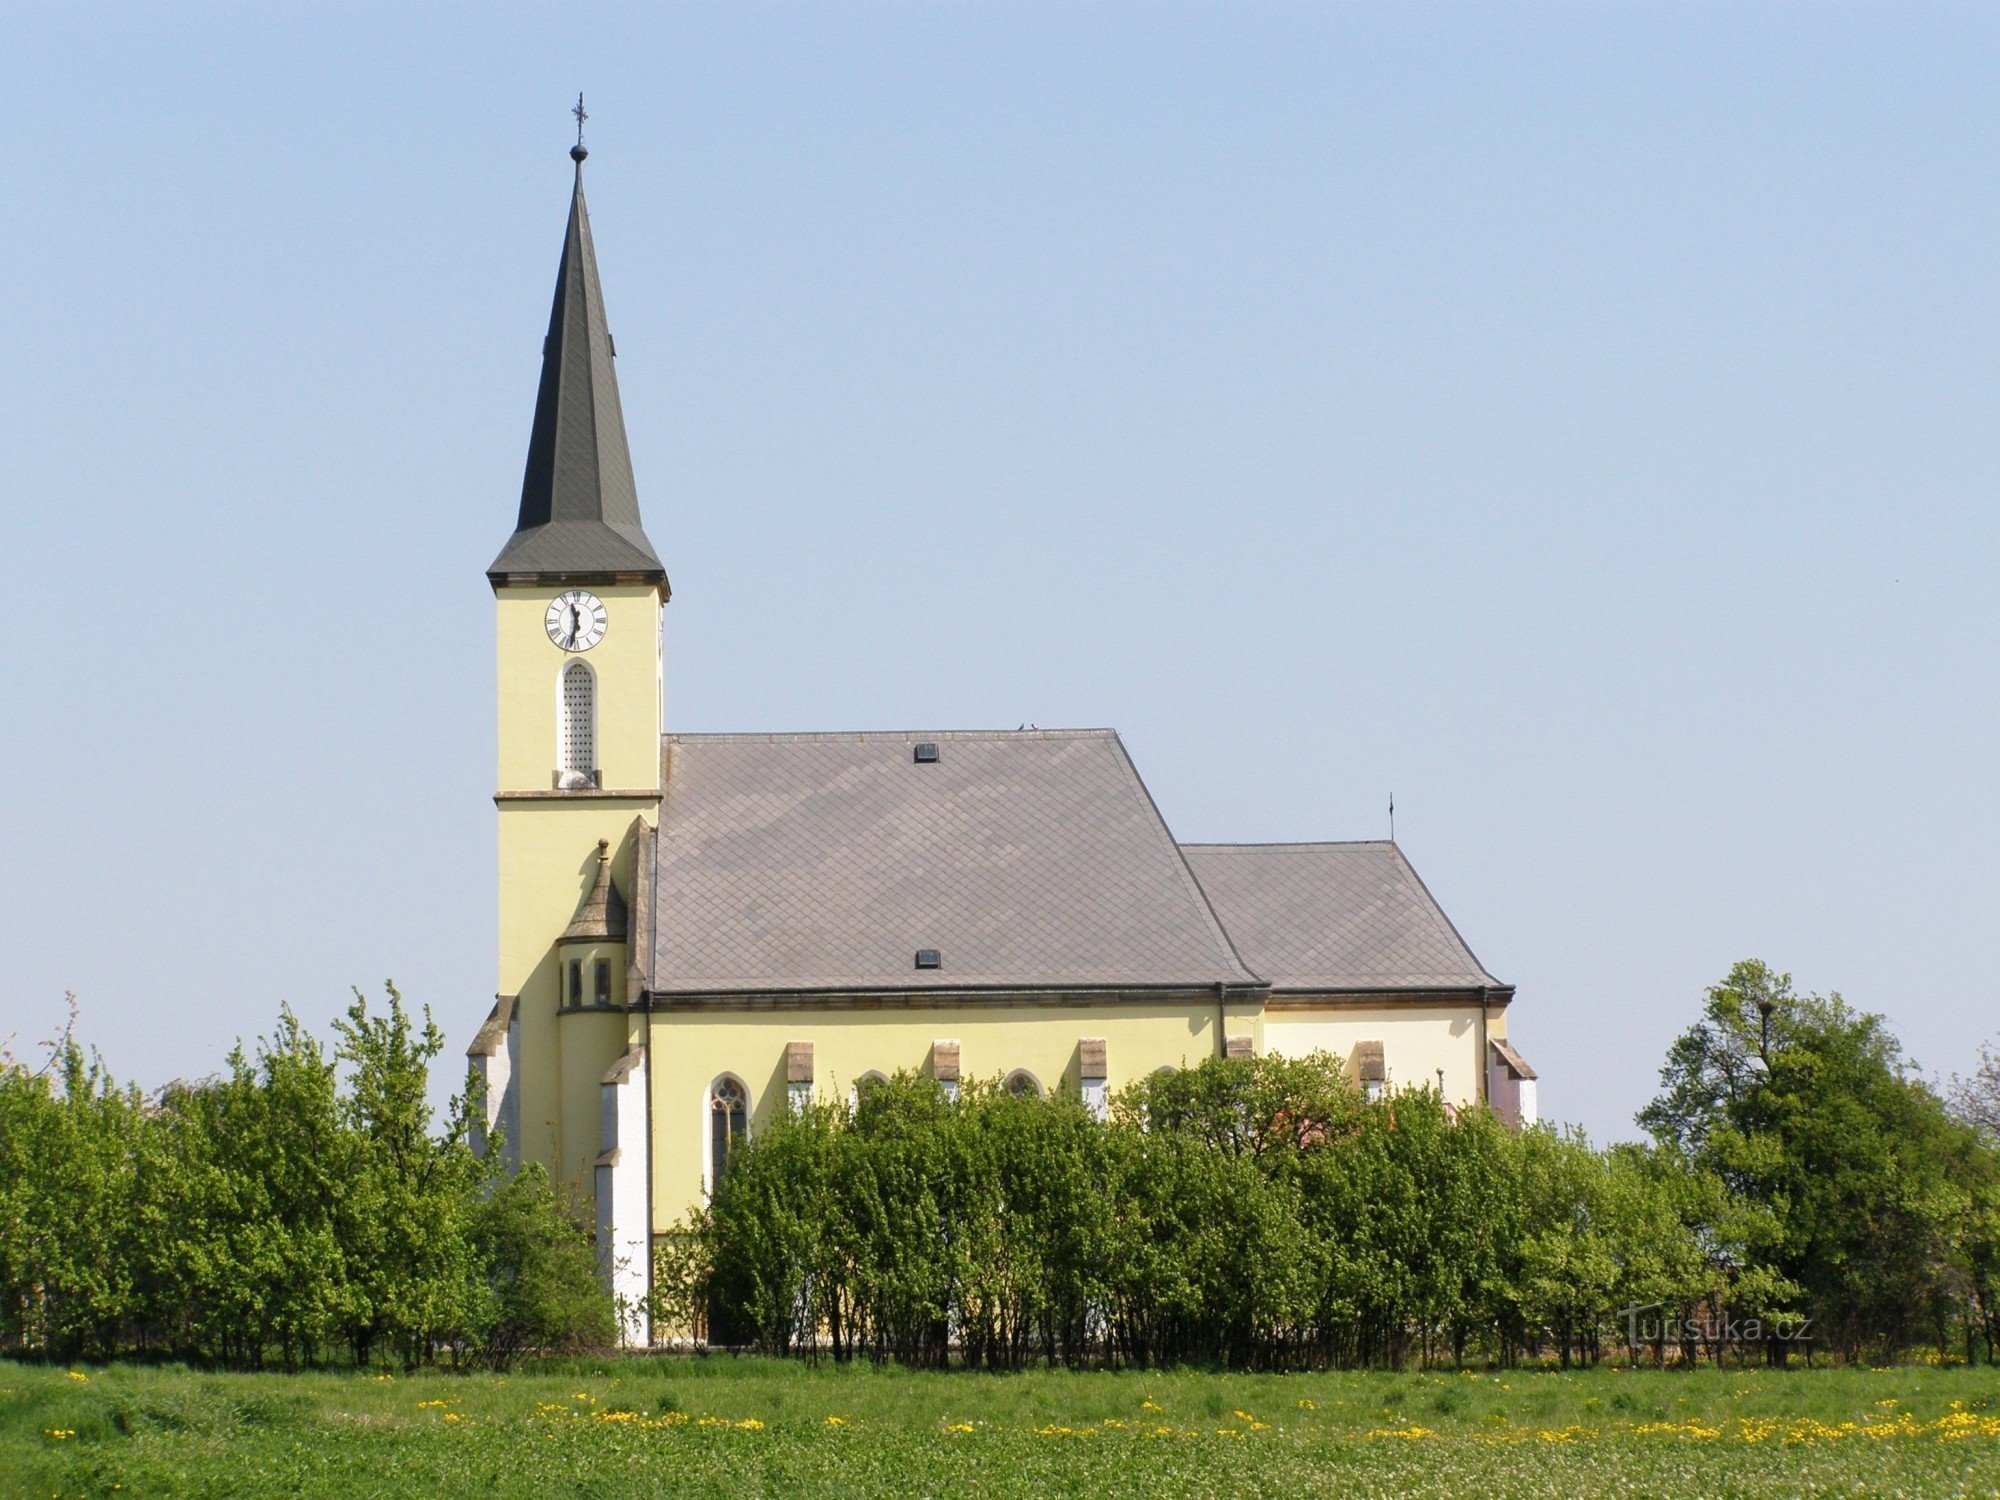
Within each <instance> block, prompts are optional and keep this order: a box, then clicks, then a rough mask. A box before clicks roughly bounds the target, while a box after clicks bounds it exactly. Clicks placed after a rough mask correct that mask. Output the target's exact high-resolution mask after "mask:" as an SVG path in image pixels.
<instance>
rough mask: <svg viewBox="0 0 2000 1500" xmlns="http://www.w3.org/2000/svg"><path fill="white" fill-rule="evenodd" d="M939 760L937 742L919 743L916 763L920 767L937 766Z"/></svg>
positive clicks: (923, 741)
mask: <svg viewBox="0 0 2000 1500" xmlns="http://www.w3.org/2000/svg"><path fill="white" fill-rule="evenodd" d="M937 758H938V753H937V741H936V740H921V741H919V742H918V744H917V753H916V762H917V764H918V765H920V766H933V765H936V764H937Z"/></svg>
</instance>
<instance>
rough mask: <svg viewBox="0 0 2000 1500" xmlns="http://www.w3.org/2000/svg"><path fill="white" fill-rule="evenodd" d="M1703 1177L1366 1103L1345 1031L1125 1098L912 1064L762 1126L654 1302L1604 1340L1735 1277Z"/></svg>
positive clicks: (759, 1310)
mask: <svg viewBox="0 0 2000 1500" xmlns="http://www.w3.org/2000/svg"><path fill="white" fill-rule="evenodd" d="M1711 1197H1713V1193H1711ZM1708 1203H1709V1200H1708V1199H1704V1198H1703V1196H1702V1193H1701V1191H1700V1190H1699V1188H1698V1186H1697V1185H1696V1184H1695V1183H1694V1182H1693V1181H1692V1180H1691V1179H1690V1178H1689V1176H1688V1174H1687V1173H1685V1172H1684V1171H1682V1170H1680V1169H1679V1168H1678V1166H1677V1164H1676V1163H1675V1162H1674V1161H1673V1160H1672V1159H1671V1158H1669V1157H1667V1156H1665V1155H1664V1154H1660V1153H1647V1152H1637V1151H1626V1152H1622V1153H1612V1154H1610V1155H1602V1154H1599V1153H1596V1152H1593V1151H1591V1150H1590V1148H1589V1147H1588V1146H1587V1145H1585V1144H1584V1143H1583V1142H1582V1141H1581V1140H1580V1139H1577V1138H1574V1137H1570V1136H1561V1135H1557V1134H1554V1133H1551V1132H1547V1131H1533V1132H1529V1133H1528V1134H1526V1135H1522V1136H1517V1135H1515V1134H1514V1133H1512V1132H1510V1131H1508V1130H1507V1129H1506V1128H1505V1127H1504V1126H1502V1125H1501V1124H1500V1122H1499V1121H1498V1120H1497V1119H1495V1118H1494V1117H1493V1116H1492V1115H1491V1114H1490V1113H1488V1112H1487V1111H1485V1110H1483V1109H1471V1110H1464V1111H1454V1110H1453V1109H1451V1108H1450V1107H1448V1106H1447V1105H1446V1104H1445V1103H1444V1101H1443V1100H1442V1099H1440V1098H1439V1097H1438V1096H1437V1094H1436V1093H1435V1092H1432V1091H1423V1090H1417V1091H1410V1092H1406V1093H1402V1094H1399V1095H1396V1096H1394V1097H1393V1098H1391V1099H1388V1100H1384V1101H1380V1102H1376V1103H1368V1102H1364V1101H1363V1100H1362V1098H1361V1096H1360V1095H1359V1094H1358V1093H1357V1092H1356V1091H1355V1090H1354V1088H1353V1087H1352V1086H1351V1085H1350V1084H1349V1083H1348V1082H1347V1080H1346V1079H1345V1077H1344V1076H1343V1074H1342V1072H1341V1070H1340V1068H1339V1067H1338V1065H1337V1064H1335V1063H1334V1062H1333V1061H1332V1060H1331V1059H1328V1058H1325V1057H1311V1058H1302V1059H1289V1060H1287V1059H1263V1060H1248V1059H1232V1060H1223V1059H1217V1060H1214V1061H1211V1062H1208V1063H1206V1064H1204V1065H1203V1066H1201V1067H1199V1068H1195V1069H1191V1070H1187V1071H1185V1072H1180V1073H1170V1074H1161V1075H1158V1076H1155V1077H1153V1078H1151V1079H1148V1080H1145V1081H1144V1082H1141V1083H1138V1084H1135V1085H1134V1086H1132V1087H1131V1088H1129V1089H1127V1090H1126V1091H1125V1092H1124V1093H1123V1094H1122V1095H1120V1096H1119V1097H1118V1098H1117V1099H1116V1100H1115V1101H1114V1104H1113V1107H1112V1109H1111V1112H1110V1117H1109V1118H1108V1119H1106V1120H1099V1119H1097V1118H1096V1117H1095V1116H1094V1115H1092V1114H1091V1113H1090V1112H1089V1111H1088V1110H1086V1109H1085V1108H1084V1107H1083V1106H1082V1104H1081V1103H1080V1102H1079V1101H1077V1100H1075V1099H1074V1098H1069V1097H1061V1096H1059V1097H1057V1098H1055V1099H1050V1100H1042V1099H1036V1098H1032V1097H1022V1098H1017V1097H1014V1096H1012V1095H1010V1094H1008V1093H1007V1092H1006V1091H1004V1090H1003V1089H1001V1088H999V1087H997V1086H995V1085H992V1084H968V1085H967V1086H966V1087H965V1088H964V1090H963V1092H962V1093H961V1094H960V1095H959V1096H958V1097H957V1098H956V1099H955V1100H954V1099H949V1098H947V1096H946V1095H945V1094H944V1093H943V1092H942V1091H941V1090H940V1089H939V1088H938V1087H937V1086H936V1085H935V1084H934V1083H933V1082H931V1081H930V1080H928V1079H925V1078H922V1077H920V1076H917V1075H914V1074H904V1075H901V1076H899V1077H897V1078H894V1079H891V1080H889V1081H888V1082H887V1083H885V1084H882V1085H879V1086H876V1087H874V1088H872V1089H871V1090H870V1091H869V1092H868V1093H867V1094H866V1095H865V1096H863V1097H862V1098H861V1099H860V1100H859V1101H858V1103H857V1105H856V1107H855V1108H853V1109H852V1110H849V1109H847V1108H844V1107H841V1106H838V1105H825V1104H822V1105H817V1106H814V1107H813V1108H811V1109H808V1110H804V1111H801V1112H799V1113H796V1114H793V1115H790V1116H788V1117H786V1118H783V1119H780V1120H777V1121H774V1122H773V1123H772V1124H771V1125H770V1126H768V1127H767V1128H766V1129H765V1130H763V1131H762V1132H760V1133H759V1135H758V1136H757V1138H756V1139H755V1141H754V1142H752V1143H749V1144H747V1145H745V1146H744V1147H742V1148H741V1149H740V1150H739V1151H738V1152H737V1154H736V1155H735V1156H734V1157H732V1159H731V1163H730V1167H729V1170H728V1172H727V1173H726V1174H724V1176H723V1179H722V1180H721V1182H720V1183H718V1184H717V1186H716V1189H715V1192H714V1194H713V1198H712V1201H711V1203H710V1204H709V1207H708V1209H707V1211H706V1212H705V1213H703V1214H702V1215H700V1216H698V1217H697V1218H696V1219H694V1220H693V1221H691V1222H689V1223H688V1224H686V1225H684V1226H682V1229H681V1231H680V1232H679V1233H678V1234H676V1235H674V1236H671V1237H670V1238H669V1239H668V1240H667V1241H666V1242H665V1244H664V1245H663V1246H662V1248H661V1250H660V1252H659V1254H658V1256H657V1260H658V1266H657V1275H656V1282H657V1285H658V1286H659V1288H660V1292H659V1294H658V1296H657V1297H656V1307H655V1312H656V1315H657V1316H658V1317H660V1318H661V1319H662V1321H663V1322H664V1323H666V1324H667V1325H669V1326H681V1327H697V1328H702V1329H704V1330H705V1332H706V1334H707V1336H708V1338H709V1340H710V1341H711V1342H712V1343H715V1344H747V1345H755V1346H757V1347H759V1348H762V1349H764V1350H766V1351H768V1352H772V1353H785V1352H797V1353H802V1354H805V1355H807V1356H809V1357H812V1358H817V1357H818V1356H819V1355H820V1354H821V1353H822V1352H826V1353H830V1354H832V1356H833V1357H834V1358H835V1359H836V1360H845V1359H848V1358H850V1357H852V1356H854V1355H857V1354H861V1355H867V1356H869V1357H870V1358H873V1359H876V1360H895V1361H898V1362H901V1363H904V1364H908V1365H914V1366H920V1367H930V1368H942V1367H944V1366H945V1365H946V1364H947V1363H949V1362H950V1361H951V1359H952V1358H953V1357H954V1356H955V1357H957V1358H958V1359H960V1360H961V1361H962V1362H963V1363H965V1364H967V1365H970V1366H975V1367H985V1368H989V1369H1018V1368H1020V1367H1022V1366H1023V1365H1026V1364H1028V1363H1030V1362H1033V1361H1043V1362H1047V1363H1051V1364H1068V1365H1072V1366H1076V1365H1082V1364H1087V1363H1104V1362H1109V1363H1114V1364H1124V1363H1130V1364H1138V1365H1149V1366H1162V1365H1173V1364H1177V1363H1185V1362H1199V1363H1208V1364H1223V1365H1229V1366H1234V1367H1239V1368H1279V1369H1297V1368H1308V1367H1321V1366H1326V1365H1338V1364H1371V1363H1374V1364H1389V1365H1397V1366H1400V1365H1402V1364H1403V1363H1404V1362H1405V1361H1407V1360H1408V1359H1410V1358H1411V1357H1412V1356H1416V1357H1419V1358H1422V1359H1425V1360H1427V1361H1434V1360H1438V1359H1443V1358H1450V1359H1453V1360H1463V1359H1464V1358H1465V1356H1466V1355H1467V1354H1468V1352H1479V1351H1484V1352H1488V1353H1492V1354H1495V1355H1498V1356H1500V1357H1503V1358H1512V1357H1515V1356H1517V1355H1519V1354H1520V1353H1523V1352H1525V1351H1528V1350H1531V1349H1538V1348H1541V1347H1544V1346H1545V1345H1552V1346H1553V1347H1555V1348H1556V1349H1558V1350H1559V1351H1560V1352H1561V1354H1562V1357H1563V1358H1564V1359H1565V1360H1568V1359H1569V1358H1571V1357H1572V1356H1574V1357H1580V1358H1584V1359H1588V1360H1595V1359H1596V1358H1597V1357H1598V1356H1599V1354H1600V1350H1601V1343H1602V1339H1603V1337H1604V1335H1605V1334H1606V1332H1607V1331H1614V1330H1615V1321H1614V1319H1613V1310H1614V1309H1615V1308H1617V1307H1618V1306H1620V1305H1622V1304H1621V1302H1620V1299H1621V1298H1632V1297H1643V1298H1644V1299H1645V1300H1649V1301H1666V1300H1673V1301H1674V1302H1675V1303H1676V1304H1677V1305H1679V1304H1685V1303H1687V1302H1691V1301H1698V1300H1699V1299H1700V1298H1701V1296H1703V1295H1704V1293H1705V1292H1706V1291H1707V1289H1708V1288H1709V1287H1710V1286H1711V1285H1712V1284H1713V1283H1714V1281H1715V1276H1714V1274H1713V1269H1714V1268H1713V1265H1712V1263H1711V1260H1710V1258H1709V1255H1708V1253H1707V1251H1706V1250H1705V1248H1704V1243H1705V1242H1704V1240H1703V1237H1702V1236H1703V1231H1704V1229H1705V1228H1707V1227H1708V1225H1709V1222H1710V1221H1709V1220H1708V1219H1706V1218H1702V1217H1701V1214H1702V1212H1703V1211H1704V1210H1705V1208H1706V1207H1707V1206H1708Z"/></svg>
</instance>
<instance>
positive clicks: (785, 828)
mask: <svg viewBox="0 0 2000 1500" xmlns="http://www.w3.org/2000/svg"><path fill="white" fill-rule="evenodd" d="M665 753H666V761H667V771H666V790H665V796H664V799H663V801H662V804H661V815H660V819H661V820H660V828H659V831H658V834H657V836H656V838H655V840H654V858H653V866H654V868H653V875H654V879H653V890H652V912H651V914H650V926H651V930H652V944H651V957H652V963H651V966H650V979H649V986H648V987H649V988H650V989H651V990H652V991H653V992H654V993H656V994H672V993H683V994H686V993H728V992H735V993H742V992H751V993H756V992H786V991H792V992H797V991H849V992H853V991H860V992H868V991H875V992H881V991H910V990H941V991H950V990H961V989H1041V990H1050V989H1060V990H1074V989H1121V990H1126V989H1171V990H1192V989H1197V988H1204V989H1205V988H1212V987H1213V986H1215V985H1217V984H1223V985H1228V986H1230V987H1232V988H1248V987H1256V986H1259V985H1260V981H1259V980H1258V978H1257V976H1256V975H1255V974H1253V973H1251V972H1250V971H1249V970H1248V969H1247V968H1245V967H1244V965H1243V963H1242V962H1241V961H1240V960H1239V959H1238V958H1237V957H1236V955H1235V952H1234V950H1233V949H1232V948H1231V947H1230V943H1229V939H1228V938H1227V936H1225V935H1224V933H1223V931H1222V928H1221V925H1220V924H1219V923H1218V922H1217V921H1216V918H1215V914H1214V913H1213V912H1212V911H1211V910H1210V908H1209V905H1208V902H1207V900H1206V899H1205V898H1204V896H1203V894H1202V891H1201V888H1200V886H1199V885H1198V884H1197V883H1196V881H1195V880H1194V878H1193V876H1192V874H1191V873H1190V872H1189V870H1188V867H1187V864H1186V861H1185V860H1184V859H1183V858H1182V857H1181V853H1180V849H1179V847H1178V846H1177V845H1176V844H1175V842H1174V840H1173V836H1172V835H1171V834H1170V833H1169V832H1168V831H1167V828H1166V825H1165V824H1164V823H1163V822H1162V821H1161V820H1160V815H1159V813H1158V811H1157V810H1156V809H1155V808H1154V806H1153V802H1152V799H1151V797H1150V796H1148V795H1147V792H1146V789H1145V787H1144V785H1143V784H1142V783H1141V782H1140V780H1139V777H1138V773H1137V772H1136V771H1135V770H1134V769H1133V766H1132V763H1131V761H1130V759H1129V758H1128V757H1127V756H1126V754H1125V749H1124V746H1123V745H1122V744H1121V743H1120V742H1119V739H1118V737H1117V735H1116V734H1115V733H1113V732H1112V731H1110V730H1071V731H1024V732H1011V733H1010V732H1005V731H994V732H974V733H953V734H900V733H887V734H801V735H670V736H668V737H667V739H666V742H665ZM933 753H934V755H935V758H934V759H933V758H929V757H930V756H931V755H932V754H933Z"/></svg>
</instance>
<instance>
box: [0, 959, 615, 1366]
mask: <svg viewBox="0 0 2000 1500" xmlns="http://www.w3.org/2000/svg"><path fill="white" fill-rule="evenodd" d="M335 1031H336V1037H337V1045H336V1047H335V1049H334V1050H333V1051H332V1052H331V1053H329V1052H328V1050H327V1049H326V1048H325V1047H324V1046H323V1045H322V1044H321V1043H320V1042H319V1041H318V1040H317V1039H316V1038H314V1037H313V1036H312V1035H311V1034H310V1033H309V1032H308V1031H307V1030H306V1029H305V1028H304V1026H303V1025H301V1024H300V1022H299V1020H298V1018H297V1017H295V1016H294V1015H292V1013H291V1012H290V1011H289V1010H283V1011H281V1012H280V1015H279V1018H278V1024H277V1026H276V1028H275V1029H274V1030H273V1032H272V1034H271V1035H270V1036H269V1037H266V1038H263V1039H261V1040H260V1041H259V1042H258V1043H257V1044H256V1047H255V1048H254V1050H246V1049H244V1048H243V1047H241V1046H239V1047H237V1048H236V1049H234V1050H233V1051H232V1052H231V1053H230V1055H229V1057H228V1058H227V1059H226V1061H225V1065H224V1070H223V1072H222V1073H221V1074H219V1075H218V1076H216V1077H213V1078H209V1079H205V1080H202V1081H200V1082H196V1083H175V1084H171V1085H169V1086H168V1087H166V1088H165V1089H162V1090H161V1091H160V1092H159V1093H158V1094H157V1095H156V1096H154V1097H152V1098H150V1099H147V1098H143V1097H142V1096H141V1095H140V1094H139V1093H138V1091H137V1090H136V1089H132V1088H119V1087H118V1086H116V1085H115V1084H114V1083H113V1081H112V1080H111V1079H110V1077H109V1076H108V1075H107V1074H106V1072H105V1070H104V1069H103V1067H102V1065H101V1064H100V1063H98V1062H97V1061H95V1060H94V1059H92V1058H89V1057H87V1056H86V1054H85V1053H84V1052H83V1050H82V1049H81V1047H80V1046H79V1045H78V1044H77V1043H76V1042H75V1041H74V1040H73V1039H71V1038H69V1037H65V1038H64V1039H62V1040H61V1041H60V1042H58V1043H57V1044H55V1045H54V1046H53V1047H52V1049H51V1055H50V1059H49V1062H48V1065H47V1066H45V1067H44V1068H43V1069H41V1070H40V1071H38V1072H31V1071H30V1070H29V1069H27V1068H26V1067H24V1066H22V1065H19V1064H16V1063H14V1062H12V1061H11V1060H8V1059H5V1058H0V1348H6V1349H11V1350H14V1351H17V1352H21V1353H26V1354H39V1355H42V1356H45V1357H49V1358H55V1359H65V1360H67V1359H101V1358H107V1357H110V1356H111V1355H113V1354H116V1353H118V1352H120V1351H125V1350H130V1351H133V1352H137V1353H143V1354H150V1355H156V1356H171V1357H175V1358H180V1359H186V1360H190V1361H198V1362H201V1363H206V1364H226V1365H235V1366H239V1367H253V1368H254V1367H256V1366H259V1365H262V1364H264V1363H266V1362H268V1361H271V1360H276V1361H278V1362H280V1363H282V1364H284V1365H285V1366H286V1367H287V1368H295V1367H297V1366H299V1365H301V1364H307V1363H316V1362H322V1361H324V1360H326V1359H328V1358H329V1357H332V1356H335V1355H337V1354H343V1353H344V1354H345V1356H346V1357H347V1358H349V1359H351V1360H353V1361H354V1362H355V1363H357V1364H361V1365H367V1364H369V1363H371V1362H372V1361H373V1360H375V1359H376V1357H377V1356H378V1355H380V1354H383V1353H385V1352H387V1353H393V1355H394V1356H395V1357H397V1358H398V1359H400V1360H401V1361H402V1363H403V1364H404V1365H405V1366H410V1365H415V1364H417V1363H420V1362H424V1361H428V1360H431V1359H434V1358H436V1357H437V1356H438V1355H439V1354H440V1353H441V1352H445V1351H449V1352H450V1353H451V1354H452V1355H453V1356H454V1357H457V1358H466V1357H477V1356H480V1355H484V1356H486V1357H488V1358H491V1359H495V1360H500V1359H504V1358H506V1357H507V1356H508V1355H510V1354H512V1353H513V1352H515V1351H517V1350H519V1349H521V1348H525V1347H553V1348H581V1347H588V1346H594V1345H601V1344H603V1343H606V1342H608V1341H609V1339H610V1336H611V1328H612V1322H611V1312H610V1303H609V1299H608V1297H607V1296H606V1294H605V1293H604V1291H603V1290H602V1289H601V1288H600V1286H599V1284H598V1280H597V1277H596V1274H595V1256H594V1252H593V1250H592V1247H591V1242H590V1236H589V1234H588V1233H587V1232H586V1231H584V1230H582V1229H580V1228H578V1227H577V1226H576V1224H575V1222H574V1221H573V1220H572V1219H570V1218H569V1217H567V1216H566V1215H565V1214H564V1213H563V1211H562V1209H561V1207H560V1206H559V1205H558V1204H557V1202H556V1200H555V1197H554V1195H553V1193H552V1192H551V1191H550V1189H549V1185H548V1182H547V1180H546V1179H545V1178H542V1177H539V1176H536V1175H524V1176H522V1177H520V1178H517V1179H512V1180H505V1181H502V1180H496V1179H495V1177H494V1174H493V1172H492V1170H491V1168H490V1167H489V1165H488V1164H487V1163H486V1162H482V1161H481V1160H480V1159H479V1158H477V1157H475V1156H474V1154H473V1152H472V1151H471V1149H470V1148H469V1146H468V1144H467V1133H468V1131H467V1127H468V1123H469V1119H470V1115H469V1106H468V1103H467V1101H466V1099H464V1098H460V1099H457V1100H454V1101H453V1105H452V1108H451V1111H450V1114H449V1116H448V1118H447V1119H446V1120H445V1121H444V1122H443V1128H442V1129H438V1128H436V1126H437V1122H435V1121H434V1120H433V1119H432V1112H431V1109H430V1106H429V1104H428V1102H427V1101H428V1095H427V1091H428V1087H429V1080H430V1068H431V1065H432V1064H433V1063H434V1062H435V1060H436V1059H437V1057H438V1056H439V1055H440V1053H441V1052H442V1050H443V1046H444V1038H443V1035H442V1033H441V1032H440V1031H439V1030H438V1028H437V1027H436V1026H435V1025H434V1024H433V1023H432V1022H431V1020H430V1017H429V1016H428V1015H425V1017H424V1018H423V1021H422V1024H421V1025H418V1024H417V1023H415V1022H414V1021H413V1020H412V1018H411V1017H410V1015H409V1014H408V1013H407V1011H406V1010H405V1009H404V1007H403V1003H402V999H401V997H400V996H399V995H398V994H397V993H396V991H395V989H394V987H393V986H391V987H390V989H389V995H388V1008H387V1011H386V1012H383V1013H377V1012H373V1011H371V1010H370V1008H369V1006H368V1003H367V1002H366V1001H365V1000H364V999H363V998H362V997H361V996H360V995H359V994H358V993H357V994H356V996H355V999H354V1004H353V1005H352V1006H351V1007H350V1008H349V1010H348V1012H347V1014H346V1016H345V1017H344V1018H343V1019H342V1020H341V1021H340V1022H338V1023H337V1024H336V1027H335Z"/></svg>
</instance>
